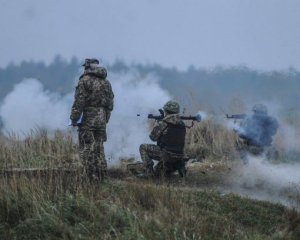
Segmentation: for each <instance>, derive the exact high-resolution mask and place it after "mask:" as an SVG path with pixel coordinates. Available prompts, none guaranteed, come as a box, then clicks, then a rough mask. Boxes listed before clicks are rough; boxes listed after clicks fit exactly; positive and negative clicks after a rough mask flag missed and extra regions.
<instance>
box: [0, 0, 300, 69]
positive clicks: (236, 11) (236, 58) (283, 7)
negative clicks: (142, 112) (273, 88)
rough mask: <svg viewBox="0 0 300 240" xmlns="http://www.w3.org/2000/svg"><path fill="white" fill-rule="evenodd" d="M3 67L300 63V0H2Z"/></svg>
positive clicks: (265, 65) (0, 59)
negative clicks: (57, 60)
mask: <svg viewBox="0 0 300 240" xmlns="http://www.w3.org/2000/svg"><path fill="white" fill-rule="evenodd" d="M0 31H1V37H0V43H1V44H0V66H1V67H4V66H6V65H7V64H8V63H10V62H11V61H13V62H15V63H19V62H20V61H22V60H31V59H33V60H44V61H46V62H47V63H49V62H50V61H51V60H52V59H53V57H54V56H55V55H56V54H61V55H62V56H63V57H65V58H66V59H69V58H71V57H72V56H77V57H79V58H80V59H84V58H85V57H91V56H96V57H101V58H102V59H103V60H104V62H106V63H107V62H113V61H114V60H115V59H116V58H120V59H124V60H126V61H128V62H131V61H134V62H142V63H147V62H150V63H159V64H162V65H164V66H177V67H178V68H180V69H182V68H183V69H184V68H186V67H188V66H189V65H190V64H193V65H195V66H196V67H212V66H215V65H218V64H221V65H225V66H228V65H240V64H246V65H248V66H250V67H254V68H257V69H261V70H271V69H286V68H288V67H290V66H294V67H295V68H297V69H300V1H299V0H281V1H279V0H160V1H159V0H80V1H79V0H0Z"/></svg>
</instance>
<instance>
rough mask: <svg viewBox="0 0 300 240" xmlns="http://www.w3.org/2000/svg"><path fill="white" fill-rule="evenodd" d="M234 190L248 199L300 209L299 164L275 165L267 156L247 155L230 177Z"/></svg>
mask: <svg viewBox="0 0 300 240" xmlns="http://www.w3.org/2000/svg"><path fill="white" fill-rule="evenodd" d="M230 181H231V188H232V189H231V190H232V191H233V192H236V193H238V194H241V195H245V196H248V197H252V198H256V199H261V200H268V201H272V202H279V203H282V204H285V205H288V206H292V207H297V208H299V209H300V205H298V204H300V202H299V198H300V188H299V186H300V164H299V163H294V164H287V163H280V164H273V163H271V162H270V161H268V160H266V158H265V156H259V157H254V156H250V155H249V156H247V164H240V165H239V166H238V167H237V168H236V169H235V171H234V172H233V173H232V174H231V177H230Z"/></svg>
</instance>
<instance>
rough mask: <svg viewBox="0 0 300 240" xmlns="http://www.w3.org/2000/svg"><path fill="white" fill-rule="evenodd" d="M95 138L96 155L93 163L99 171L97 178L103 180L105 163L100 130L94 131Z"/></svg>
mask: <svg viewBox="0 0 300 240" xmlns="http://www.w3.org/2000/svg"><path fill="white" fill-rule="evenodd" d="M95 140H96V155H97V162H95V165H96V166H97V169H98V171H99V178H100V180H103V179H104V178H105V177H106V175H107V163H106V159H105V153H104V145H103V140H104V139H103V134H102V132H99V131H97V132H95Z"/></svg>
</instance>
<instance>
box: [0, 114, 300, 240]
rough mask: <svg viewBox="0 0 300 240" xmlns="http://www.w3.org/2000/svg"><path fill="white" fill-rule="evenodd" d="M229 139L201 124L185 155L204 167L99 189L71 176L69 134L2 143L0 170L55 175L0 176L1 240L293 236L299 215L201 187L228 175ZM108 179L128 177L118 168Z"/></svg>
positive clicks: (74, 163)
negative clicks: (167, 178)
mask: <svg viewBox="0 0 300 240" xmlns="http://www.w3.org/2000/svg"><path fill="white" fill-rule="evenodd" d="M235 141H236V136H235V135H234V134H233V133H232V132H230V131H227V130H226V129H225V128H224V127H222V126H220V125H217V124H213V122H212V121H211V120H207V121H204V122H203V123H202V124H199V125H198V126H196V127H195V128H194V129H193V131H189V132H188V136H187V145H186V150H187V152H188V153H189V154H190V155H191V156H192V157H194V158H196V159H201V160H202V161H203V162H202V163H201V164H199V163H198V164H193V163H192V164H190V165H189V166H188V171H189V172H188V178H187V179H186V182H183V183H174V184H170V182H165V183H160V184H157V183H156V182H152V181H147V180H145V181H141V182H137V179H131V180H128V181H115V180H111V181H110V182H106V183H103V184H101V185H99V184H96V183H89V182H86V181H84V179H82V177H81V175H80V171H76V169H78V167H79V166H80V163H79V161H78V156H77V146H76V144H75V143H74V142H73V139H72V136H71V134H63V133H61V132H56V133H55V134H54V135H53V137H52V138H49V137H47V134H46V132H44V131H41V132H37V133H34V134H32V135H30V136H28V137H27V138H26V139H25V140H22V141H21V140H19V139H18V138H17V137H16V136H11V137H10V138H2V139H1V140H0V142H1V144H0V158H1V159H0V162H1V163H0V164H1V165H0V168H1V170H5V169H11V168H15V167H18V168H30V167H35V168H48V169H49V168H54V167H55V168H56V169H61V171H59V170H58V171H49V170H48V171H46V173H45V174H44V173H42V171H40V172H39V171H37V174H32V175H30V174H27V175H24V174H15V173H13V174H10V175H9V174H1V175H0V239H299V238H300V232H299V229H300V220H299V219H300V215H299V213H298V212H295V211H293V210H289V209H286V208H285V207H283V206H282V205H277V204H272V203H269V202H261V201H254V200H250V199H247V198H241V197H239V196H236V195H233V194H229V195H223V194H220V193H218V192H217V191H213V190H207V188H208V187H212V186H213V185H217V184H220V183H222V181H223V179H224V176H226V175H227V174H228V173H229V174H230V171H231V165H233V164H234V159H236V158H237V152H236V150H235ZM65 168H68V169H75V171H69V172H66V171H64V170H63V169H65ZM2 173H3V172H2ZM110 175H111V178H119V179H125V178H127V173H126V172H124V171H123V170H122V169H120V168H116V169H112V170H110ZM191 186H197V187H199V186H200V187H202V188H200V189H202V190H200V189H199V188H192V187H191ZM204 189H206V190H204Z"/></svg>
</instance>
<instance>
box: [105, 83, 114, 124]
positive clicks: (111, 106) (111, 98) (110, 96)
mask: <svg viewBox="0 0 300 240" xmlns="http://www.w3.org/2000/svg"><path fill="white" fill-rule="evenodd" d="M107 82H108V84H107V86H108V99H109V101H108V102H109V104H108V106H107V108H106V122H107V123H108V121H109V119H110V115H111V111H112V110H113V109H114V92H113V90H112V87H111V84H110V82H109V81H107Z"/></svg>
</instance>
